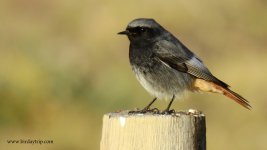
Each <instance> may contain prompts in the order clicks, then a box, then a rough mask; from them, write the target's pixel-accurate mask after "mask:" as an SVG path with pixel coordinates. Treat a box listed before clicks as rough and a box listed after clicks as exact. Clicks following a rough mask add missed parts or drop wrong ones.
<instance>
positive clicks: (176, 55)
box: [118, 18, 251, 113]
mask: <svg viewBox="0 0 267 150" xmlns="http://www.w3.org/2000/svg"><path fill="white" fill-rule="evenodd" d="M118 34H124V35H127V37H128V39H129V40H130V50H129V57H130V64H131V66H132V70H133V72H134V73H135V75H136V77H137V79H138V80H139V82H140V83H141V85H142V86H143V87H144V88H145V89H146V90H147V91H148V92H149V93H150V94H151V95H153V96H154V97H155V98H154V99H153V100H152V101H151V102H150V103H149V105H148V106H146V107H145V108H144V109H143V110H141V111H139V112H143V113H145V112H147V111H149V110H150V106H151V105H152V103H154V102H155V101H156V99H157V98H159V99H169V100H170V103H169V105H168V106H167V108H166V109H165V110H164V111H163V112H162V113H171V111H170V106H171V104H172V102H173V100H174V99H175V98H179V97H181V95H183V93H184V92H185V91H204V92H213V93H221V94H223V95H225V96H227V97H229V98H230V99H232V100H234V101H236V102H237V103H239V104H240V105H242V106H244V107H245V108H247V109H250V108H251V106H250V105H249V102H248V101H247V100H246V99H245V98H243V97H242V96H240V95H239V94H237V93H235V92H234V91H232V90H230V89H229V85H227V84H226V83H224V82H223V81H221V80H219V79H218V78H216V77H215V76H213V75H212V74H211V72H210V71H209V70H208V68H207V67H206V66H205V65H204V64H203V62H202V61H201V59H200V58H199V57H198V56H196V55H195V54H194V53H193V52H191V51H190V50H189V49H188V48H187V47H186V46H185V45H184V44H183V43H181V42H180V41H179V40H178V39H177V38H175V37H174V36H173V35H172V34H171V33H170V32H168V31H167V30H166V29H164V28H163V27H162V26H161V25H160V24H158V23H157V22H156V21H155V20H154V19H145V18H139V19H135V20H133V21H131V22H130V23H129V24H128V26H127V28H126V30H125V31H122V32H119V33H118Z"/></svg>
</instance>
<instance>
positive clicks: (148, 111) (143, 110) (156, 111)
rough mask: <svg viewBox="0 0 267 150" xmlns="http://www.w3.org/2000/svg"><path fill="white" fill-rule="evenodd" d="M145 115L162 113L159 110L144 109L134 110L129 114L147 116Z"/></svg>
mask: <svg viewBox="0 0 267 150" xmlns="http://www.w3.org/2000/svg"><path fill="white" fill-rule="evenodd" d="M145 113H152V114H159V113H160V111H159V109H158V108H152V109H150V108H144V109H142V110H132V111H129V114H145Z"/></svg>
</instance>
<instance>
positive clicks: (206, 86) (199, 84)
mask: <svg viewBox="0 0 267 150" xmlns="http://www.w3.org/2000/svg"><path fill="white" fill-rule="evenodd" d="M193 86H194V87H195V88H196V89H197V90H200V91H204V92H213V93H221V94H223V95H225V96H227V97H229V98H230V99H232V100H234V101H236V102H237V103H238V104H240V105H242V106H243V107H245V108H247V109H249V110H250V109H251V108H252V107H251V106H250V105H249V101H247V100H246V99H245V98H244V97H242V96H241V95H239V94H237V93H236V92H234V91H232V90H230V89H229V87H228V85H227V84H221V85H219V83H214V82H210V81H206V80H203V79H196V80H195V82H194V85H193Z"/></svg>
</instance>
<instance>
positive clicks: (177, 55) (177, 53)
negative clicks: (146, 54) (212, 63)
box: [153, 40, 229, 88]
mask: <svg viewBox="0 0 267 150" xmlns="http://www.w3.org/2000/svg"><path fill="white" fill-rule="evenodd" d="M178 42H179V41H178ZM153 50H154V51H153V53H154V55H155V56H156V57H157V58H159V59H160V60H161V61H162V62H164V63H165V64H167V65H168V66H169V67H171V68H173V69H175V70H177V71H180V72H184V73H188V74H191V75H192V76H195V77H196V78H200V79H204V80H206V81H210V82H213V83H215V84H218V85H220V86H222V87H226V88H228V87H229V86H228V85H227V84H226V83H224V82H223V81H221V80H219V79H217V78H216V77H215V76H213V75H212V74H211V72H210V71H209V70H208V68H206V67H205V65H204V64H203V63H202V61H201V60H200V59H199V58H198V57H197V56H195V55H194V54H193V53H192V52H191V51H190V50H189V49H187V48H186V47H185V46H184V45H183V44H182V43H177V44H173V43H172V42H170V41H167V40H161V41H158V42H157V43H155V47H154V48H153Z"/></svg>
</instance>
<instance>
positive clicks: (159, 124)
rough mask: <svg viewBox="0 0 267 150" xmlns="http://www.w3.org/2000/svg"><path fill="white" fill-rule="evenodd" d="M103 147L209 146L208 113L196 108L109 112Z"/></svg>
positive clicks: (188, 149) (194, 149) (186, 149)
mask: <svg viewBox="0 0 267 150" xmlns="http://www.w3.org/2000/svg"><path fill="white" fill-rule="evenodd" d="M100 150H206V125H205V116H204V115H203V114H202V113H201V112H199V111H196V110H192V109H190V110H188V111H180V112H176V113H175V114H171V115H160V114H149V113H147V114H128V111H124V112H118V113H108V114H105V115H104V118H103V129H102V139H101V143H100Z"/></svg>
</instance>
